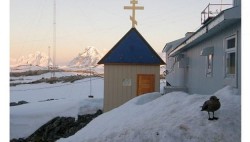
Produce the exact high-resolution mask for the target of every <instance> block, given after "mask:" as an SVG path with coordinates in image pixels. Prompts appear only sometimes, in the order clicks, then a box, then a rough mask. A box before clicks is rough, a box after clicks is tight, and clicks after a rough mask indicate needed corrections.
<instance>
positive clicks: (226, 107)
mask: <svg viewBox="0 0 250 142" xmlns="http://www.w3.org/2000/svg"><path fill="white" fill-rule="evenodd" d="M211 95H215V96H217V97H218V98H219V99H220V102H221V108H220V109H219V110H218V111H216V113H215V115H216V116H217V117H219V120H213V121H209V120H208V114H207V112H202V111H200V110H201V108H200V106H202V105H203V103H204V101H206V100H208V99H209V98H210V96H211ZM211 95H198V94H193V95H189V94H186V93H183V92H172V93H168V94H165V95H163V96H161V95H160V94H159V93H149V94H145V95H143V96H139V97H136V98H134V99H132V100H130V101H129V102H127V103H125V104H124V105H122V106H120V107H118V108H116V109H113V110H111V111H109V112H106V113H104V114H102V115H101V116H99V117H97V118H96V119H94V120H93V121H92V122H90V123H89V124H88V125H87V126H86V127H85V128H83V129H82V130H80V131H78V132H77V133H76V134H75V135H74V136H71V137H69V138H66V139H60V140H59V141H60V142H92V141H95V142H114V141H123V142H124V141H125V142H134V141H135V142H145V141H148V142H237V141H241V101H240V99H241V97H240V95H238V92H237V90H235V89H233V88H231V87H229V86H227V87H225V88H223V89H221V90H219V91H217V92H216V93H214V94H211Z"/></svg>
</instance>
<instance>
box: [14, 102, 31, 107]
mask: <svg viewBox="0 0 250 142" xmlns="http://www.w3.org/2000/svg"><path fill="white" fill-rule="evenodd" d="M27 103H29V102H26V101H19V102H17V103H16V102H10V106H17V105H22V104H27Z"/></svg>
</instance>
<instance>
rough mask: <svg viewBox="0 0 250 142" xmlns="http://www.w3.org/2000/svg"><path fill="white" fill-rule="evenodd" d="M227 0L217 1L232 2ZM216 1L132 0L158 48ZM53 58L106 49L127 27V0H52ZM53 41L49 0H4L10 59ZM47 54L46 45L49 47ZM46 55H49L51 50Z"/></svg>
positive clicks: (191, 26)
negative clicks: (135, 0)
mask: <svg viewBox="0 0 250 142" xmlns="http://www.w3.org/2000/svg"><path fill="white" fill-rule="evenodd" d="M232 1H233V0H222V2H223V3H227V4H232ZM208 3H216V4H219V3H221V0H171V1H170V0H138V4H137V5H138V6H144V10H137V11H136V20H137V22H138V25H137V26H136V28H137V30H138V31H139V32H140V33H141V34H142V36H143V37H144V38H145V39H146V40H147V41H148V43H149V44H150V45H151V46H152V47H153V48H154V49H155V50H156V52H161V51H162V49H163V47H164V45H165V44H166V43H167V42H170V41H173V40H176V39H178V38H182V37H184V35H185V33H186V32H190V31H195V30H197V29H198V28H199V27H200V26H201V11H202V10H203V9H204V8H205V7H206V6H207V5H208ZM56 4H57V6H56V33H57V40H56V43H57V46H56V50H57V53H56V61H57V64H59V65H60V64H67V63H68V62H69V61H70V60H71V59H73V58H74V57H75V56H77V55H78V53H80V52H82V50H83V48H85V47H87V46H94V47H96V48H97V49H99V50H101V51H108V50H110V49H111V48H112V47H113V46H114V45H115V44H116V43H117V42H118V41H119V40H120V39H121V38H122V37H123V36H124V35H125V34H126V33H127V32H128V31H129V30H130V28H131V27H132V26H131V21H130V19H129V17H130V15H131V13H132V11H131V10H124V9H123V7H124V6H130V0H56ZM48 46H50V47H52V46H53V0H11V1H10V59H17V58H18V57H20V56H27V55H28V54H29V53H35V52H36V51H41V52H44V53H47V52H48ZM51 53H52V50H51ZM51 55H52V54H51Z"/></svg>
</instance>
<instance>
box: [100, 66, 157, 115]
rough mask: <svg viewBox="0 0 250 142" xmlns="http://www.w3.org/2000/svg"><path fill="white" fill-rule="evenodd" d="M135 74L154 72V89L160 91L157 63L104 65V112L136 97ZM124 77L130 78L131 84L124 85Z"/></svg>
mask: <svg viewBox="0 0 250 142" xmlns="http://www.w3.org/2000/svg"><path fill="white" fill-rule="evenodd" d="M137 74H155V91H157V92H159V91H160V66H159V65H152V66H149V65H104V111H105V112H107V111H109V110H111V109H113V108H116V107H118V106H120V105H122V104H124V103H125V102H127V101H128V100H130V99H132V98H134V97H136V92H137ZM124 79H127V81H128V80H130V79H131V86H129V85H127V86H126V85H124V84H123V81H124Z"/></svg>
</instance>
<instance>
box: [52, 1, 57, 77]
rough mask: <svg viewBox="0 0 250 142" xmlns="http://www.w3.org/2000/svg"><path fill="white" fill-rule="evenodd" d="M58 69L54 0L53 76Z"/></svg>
mask: <svg viewBox="0 0 250 142" xmlns="http://www.w3.org/2000/svg"><path fill="white" fill-rule="evenodd" d="M55 70H56V0H54V12H53V72H52V77H55Z"/></svg>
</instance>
